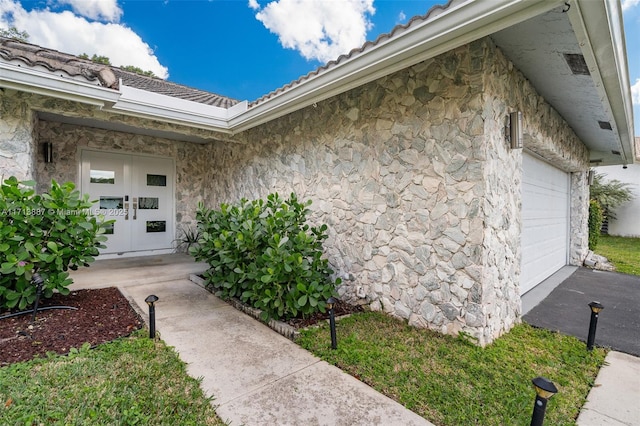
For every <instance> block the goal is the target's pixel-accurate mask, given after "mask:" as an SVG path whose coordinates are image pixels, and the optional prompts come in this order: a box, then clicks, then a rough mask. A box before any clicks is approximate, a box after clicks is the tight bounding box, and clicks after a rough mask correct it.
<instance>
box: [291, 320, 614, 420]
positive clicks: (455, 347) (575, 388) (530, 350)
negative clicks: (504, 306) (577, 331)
mask: <svg viewBox="0 0 640 426" xmlns="http://www.w3.org/2000/svg"><path fill="white" fill-rule="evenodd" d="M337 333H338V349H337V350H335V351H332V350H331V349H330V339H329V330H328V327H327V326H326V324H325V325H323V326H322V327H320V328H315V329H310V330H305V331H303V332H302V336H301V337H300V339H299V340H298V343H299V344H300V345H301V346H302V347H304V348H306V349H308V350H310V351H311V352H313V353H315V354H316V355H318V356H319V357H321V358H323V359H325V360H326V361H328V362H329V363H331V364H334V365H337V366H338V367H339V368H341V369H343V370H344V371H346V372H348V373H350V374H351V375H353V376H355V377H357V378H359V379H360V380H362V381H364V382H365V383H367V384H369V385H371V386H372V387H374V388H375V389H377V390H379V391H380V392H382V393H384V394H386V395H388V396H389V397H391V398H393V399H395V400H396V401H398V402H400V403H401V404H403V405H404V406H406V407H407V408H409V409H411V410H413V411H414V412H416V413H418V414H419V415H421V416H423V417H424V418H426V419H428V420H429V421H431V422H433V423H435V424H437V425H452V426H453V425H455V426H457V425H528V424H529V422H530V421H531V413H532V410H533V401H534V398H535V392H534V389H533V386H532V384H531V379H533V378H534V377H536V376H544V377H547V378H549V379H550V380H552V381H553V382H554V383H555V385H556V386H557V387H558V389H559V393H558V394H557V395H555V396H554V397H553V398H551V399H550V400H549V404H548V407H547V415H546V421H545V423H546V424H549V425H570V424H574V423H575V418H576V417H577V415H578V414H579V411H580V408H581V407H582V405H583V404H584V402H585V398H586V396H587V394H588V392H589V389H590V388H591V386H592V384H593V382H594V380H595V377H596V374H597V372H598V369H599V367H600V366H601V365H602V363H603V362H604V357H605V355H606V351H605V350H604V349H601V348H596V349H594V351H593V352H589V351H587V350H586V347H585V344H584V343H583V342H580V341H578V340H577V339H575V338H573V337H568V336H563V335H561V334H559V333H552V332H549V331H545V330H541V329H534V328H532V327H530V326H528V325H526V324H520V325H518V326H516V327H515V328H514V329H513V330H512V331H511V332H509V333H507V334H506V335H504V336H502V337H501V338H499V339H497V340H496V341H495V342H494V343H493V344H491V345H489V346H487V347H485V348H480V347H477V346H475V345H473V344H471V343H469V342H468V341H466V340H465V339H464V338H454V337H451V336H444V335H440V334H437V333H433V332H430V331H427V330H419V329H415V328H413V327H409V326H408V325H407V324H406V322H403V321H399V320H397V319H394V318H391V317H389V316H386V315H384V314H381V313H377V312H368V313H364V314H356V315H352V316H351V317H348V318H344V319H342V320H340V321H339V322H338V325H337Z"/></svg>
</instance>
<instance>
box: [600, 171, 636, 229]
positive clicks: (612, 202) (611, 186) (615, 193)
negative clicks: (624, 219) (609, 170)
mask: <svg viewBox="0 0 640 426" xmlns="http://www.w3.org/2000/svg"><path fill="white" fill-rule="evenodd" d="M590 197H591V199H592V200H596V201H597V202H598V203H599V204H600V207H602V212H603V219H615V215H614V213H613V211H614V210H615V209H616V208H617V207H619V206H621V205H623V204H624V203H627V202H629V201H631V200H632V199H633V193H632V190H631V188H630V185H629V184H628V183H623V182H620V181H619V180H617V179H610V180H605V176H604V175H603V174H601V173H594V175H593V183H592V184H591V188H590Z"/></svg>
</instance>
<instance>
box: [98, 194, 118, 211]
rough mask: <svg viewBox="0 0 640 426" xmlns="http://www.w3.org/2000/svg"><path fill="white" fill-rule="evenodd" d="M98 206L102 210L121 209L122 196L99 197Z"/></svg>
mask: <svg viewBox="0 0 640 426" xmlns="http://www.w3.org/2000/svg"><path fill="white" fill-rule="evenodd" d="M100 208H101V209H103V210H108V209H121V208H122V197H100Z"/></svg>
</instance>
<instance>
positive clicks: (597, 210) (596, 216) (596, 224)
mask: <svg viewBox="0 0 640 426" xmlns="http://www.w3.org/2000/svg"><path fill="white" fill-rule="evenodd" d="M602 220H603V214H602V207H600V203H599V202H597V201H596V200H590V201H589V250H595V249H596V247H597V246H598V239H599V238H600V229H601V228H602Z"/></svg>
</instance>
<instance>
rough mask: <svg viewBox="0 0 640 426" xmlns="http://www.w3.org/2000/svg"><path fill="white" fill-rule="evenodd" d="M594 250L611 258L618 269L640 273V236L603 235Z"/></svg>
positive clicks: (633, 273)
mask: <svg viewBox="0 0 640 426" xmlns="http://www.w3.org/2000/svg"><path fill="white" fill-rule="evenodd" d="M594 251H595V252H596V253H597V254H599V255H601V256H604V257H606V258H607V259H609V262H611V263H612V264H613V265H614V266H615V267H616V271H618V272H621V273H623V274H631V275H640V238H628V237H612V236H610V235H601V236H600V240H599V241H598V246H597V247H596V249H595V250H594Z"/></svg>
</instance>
